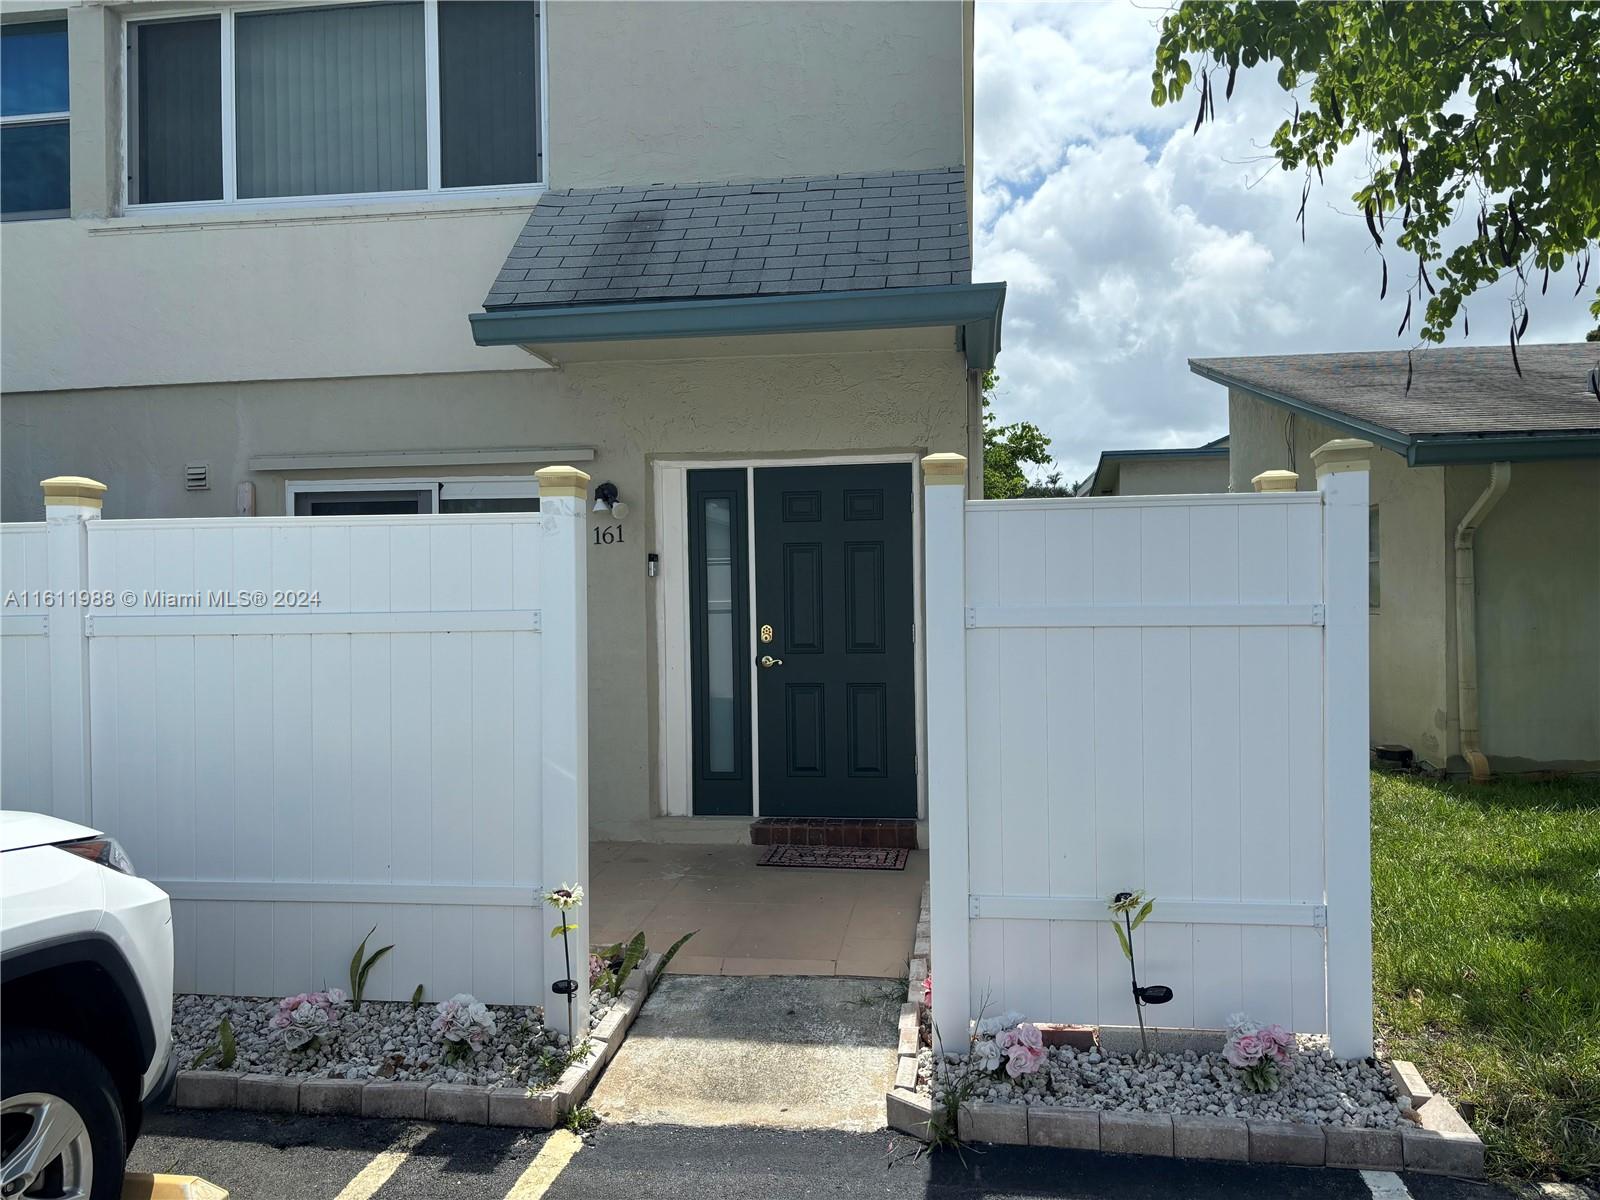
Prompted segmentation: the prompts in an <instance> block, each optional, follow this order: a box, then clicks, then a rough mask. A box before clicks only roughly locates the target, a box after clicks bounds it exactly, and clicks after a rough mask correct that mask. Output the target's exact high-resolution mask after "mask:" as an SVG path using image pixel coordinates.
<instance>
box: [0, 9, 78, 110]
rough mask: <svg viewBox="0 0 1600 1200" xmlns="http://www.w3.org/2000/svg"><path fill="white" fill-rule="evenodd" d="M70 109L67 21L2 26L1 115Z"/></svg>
mask: <svg viewBox="0 0 1600 1200" xmlns="http://www.w3.org/2000/svg"><path fill="white" fill-rule="evenodd" d="M66 111H67V23H66V22H65V21H18V22H14V23H12V24H9V25H5V26H0V116H5V117H28V116H36V115H38V114H39V113H64V112H66Z"/></svg>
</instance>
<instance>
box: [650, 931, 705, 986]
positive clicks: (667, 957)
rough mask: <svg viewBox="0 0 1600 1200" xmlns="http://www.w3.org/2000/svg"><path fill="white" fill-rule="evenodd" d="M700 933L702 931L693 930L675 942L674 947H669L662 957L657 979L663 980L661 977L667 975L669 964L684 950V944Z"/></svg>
mask: <svg viewBox="0 0 1600 1200" xmlns="http://www.w3.org/2000/svg"><path fill="white" fill-rule="evenodd" d="M699 932H700V931H699V930H698V929H691V930H690V931H689V932H688V933H686V934H684V935H683V936H682V937H681V938H679V939H678V940H677V941H675V942H673V943H672V945H670V946H668V947H667V952H666V953H665V954H663V955H662V956H661V966H660V968H659V970H658V971H657V972H656V978H657V979H659V978H661V976H663V975H665V974H666V973H667V964H668V963H670V962H671V961H672V960H673V958H674V956H676V954H677V953H678V951H679V950H682V949H683V944H684V943H685V942H687V941H688V940H689V939H690V938H692V937H693V936H694V935H695V934H697V933H699Z"/></svg>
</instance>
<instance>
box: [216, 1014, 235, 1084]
mask: <svg viewBox="0 0 1600 1200" xmlns="http://www.w3.org/2000/svg"><path fill="white" fill-rule="evenodd" d="M217 1043H218V1044H219V1045H220V1046H221V1047H222V1054H221V1056H220V1057H219V1058H218V1059H217V1066H219V1067H221V1068H222V1069H223V1070H224V1071H226V1070H228V1069H229V1068H230V1067H232V1066H233V1063H234V1060H235V1059H237V1058H238V1057H239V1045H238V1043H237V1042H236V1041H235V1040H234V1037H233V1022H232V1021H230V1020H228V1018H227V1017H223V1018H222V1020H221V1022H220V1023H219V1024H218V1025H217Z"/></svg>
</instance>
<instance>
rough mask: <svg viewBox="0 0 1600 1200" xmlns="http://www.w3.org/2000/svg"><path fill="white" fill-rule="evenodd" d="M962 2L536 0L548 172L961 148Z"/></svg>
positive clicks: (803, 165)
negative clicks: (541, 20)
mask: <svg viewBox="0 0 1600 1200" xmlns="http://www.w3.org/2000/svg"><path fill="white" fill-rule="evenodd" d="M964 7H965V6H964V5H962V4H956V3H949V2H946V0H932V2H923V0H919V2H915V3H901V2H895V3H887V2H882V0H846V2H837V3H835V2H825V3H815V2H809V3H800V2H797V0H786V2H785V3H781V4H775V3H771V2H770V0H733V2H730V3H722V2H714V3H703V2H702V3H670V4H664V3H659V2H656V0H645V2H643V3H638V2H634V3H613V4H594V3H587V2H580V3H573V2H572V0H558V2H556V3H552V4H550V5H549V6H548V14H549V16H548V19H549V39H550V78H549V91H550V181H551V184H552V186H554V187H603V186H608V185H612V184H621V183H664V182H671V181H693V180H741V179H761V178H766V179H774V178H780V177H783V176H786V175H823V174H838V173H843V172H850V171H877V170H883V169H886V168H893V169H896V170H912V169H916V168H929V167H947V166H954V165H957V164H959V163H962V162H964V161H966V160H965V157H964V147H965V138H966V127H965V119H964V115H963V108H964V103H963V102H964V94H963V93H964V76H963V60H964V56H963V49H962V22H963V12H962V10H963V8H964Z"/></svg>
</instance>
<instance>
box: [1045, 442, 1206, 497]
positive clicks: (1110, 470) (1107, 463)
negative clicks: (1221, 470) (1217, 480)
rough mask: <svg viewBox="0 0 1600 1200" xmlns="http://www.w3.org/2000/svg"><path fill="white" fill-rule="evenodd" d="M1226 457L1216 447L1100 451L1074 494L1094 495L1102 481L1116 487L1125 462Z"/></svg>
mask: <svg viewBox="0 0 1600 1200" xmlns="http://www.w3.org/2000/svg"><path fill="white" fill-rule="evenodd" d="M1219 440H1220V439H1219ZM1227 457H1228V448H1227V447H1226V446H1217V445H1206V446H1173V447H1170V448H1164V449H1155V450H1102V451H1100V461H1099V462H1098V463H1096V464H1095V468H1094V474H1092V475H1090V476H1089V477H1088V479H1086V480H1084V487H1083V490H1082V491H1081V492H1078V493H1075V494H1076V495H1080V496H1092V495H1094V487H1095V484H1097V483H1099V482H1100V481H1101V480H1102V479H1104V480H1106V481H1107V483H1108V485H1109V486H1111V487H1116V486H1117V483H1118V481H1119V480H1120V478H1121V475H1122V467H1121V464H1122V463H1125V462H1170V461H1172V460H1174V459H1204V458H1227Z"/></svg>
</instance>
